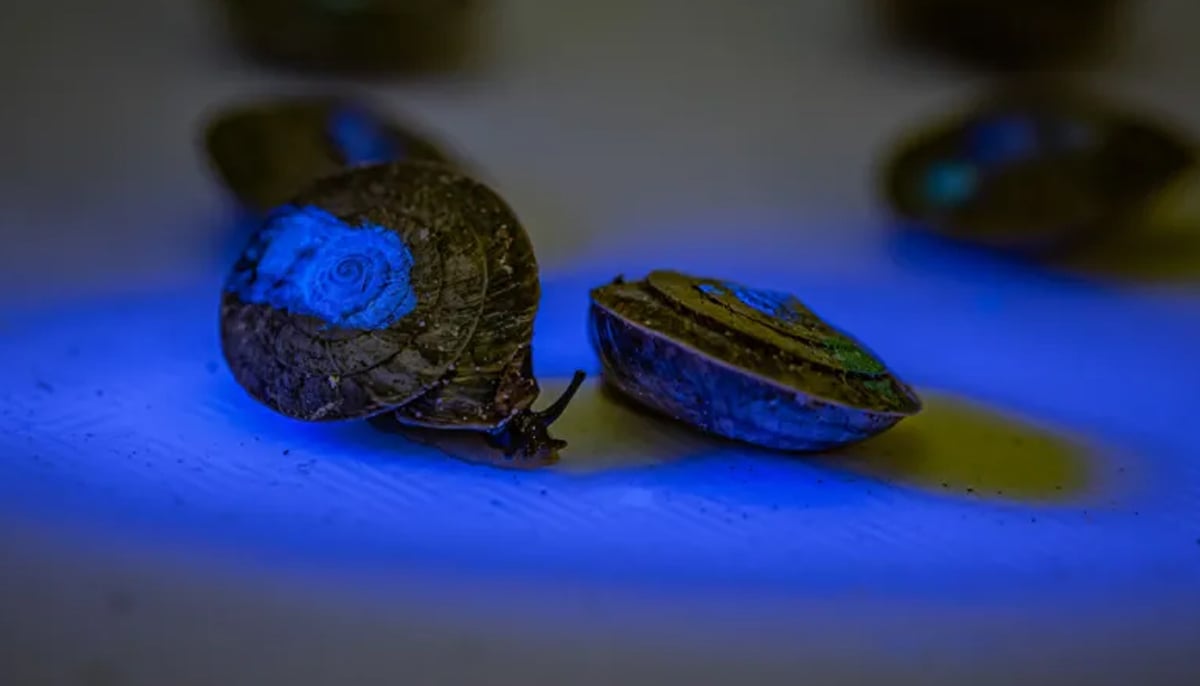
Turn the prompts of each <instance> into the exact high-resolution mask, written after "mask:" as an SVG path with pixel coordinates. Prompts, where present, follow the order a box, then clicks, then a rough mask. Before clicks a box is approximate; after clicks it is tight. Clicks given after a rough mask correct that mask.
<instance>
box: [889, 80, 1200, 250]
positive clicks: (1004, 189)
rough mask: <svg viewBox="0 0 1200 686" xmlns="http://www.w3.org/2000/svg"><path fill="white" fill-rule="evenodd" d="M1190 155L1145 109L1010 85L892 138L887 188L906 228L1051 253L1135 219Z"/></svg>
mask: <svg viewBox="0 0 1200 686" xmlns="http://www.w3.org/2000/svg"><path fill="white" fill-rule="evenodd" d="M1195 160H1196V156H1195V150H1194V146H1193V143H1192V142H1191V141H1189V140H1188V139H1186V138H1185V137H1183V136H1182V135H1181V134H1179V133H1176V132H1174V131H1171V130H1169V129H1167V127H1166V126H1165V125H1164V124H1161V123H1159V122H1156V121H1152V120H1150V119H1149V118H1147V117H1144V116H1139V115H1136V114H1134V113H1132V112H1128V111H1125V110H1123V109H1122V108H1119V107H1118V106H1116V105H1114V104H1111V103H1107V102H1104V101H1102V100H1100V99H1099V98H1097V97H1094V96H1089V95H1085V94H1083V93H1080V92H1073V91H1070V90H1058V89H1053V88H1050V87H1029V88H1023V87H1014V88H1008V89H1004V90H1001V91H998V92H997V93H994V94H992V95H990V96H989V97H986V98H983V99H981V100H980V101H978V102H976V103H975V104H973V105H972V106H971V107H969V108H967V109H965V110H964V111H962V112H959V113H956V114H955V115H953V116H951V117H948V118H947V119H945V120H943V121H940V122H936V123H932V124H930V125H928V126H924V127H921V128H920V129H919V130H917V131H915V132H914V133H913V134H911V135H910V136H908V137H907V138H906V139H904V140H903V141H901V142H900V143H899V144H897V145H896V146H895V147H894V148H893V149H892V151H891V153H890V154H889V157H888V159H887V160H886V161H885V163H884V165H883V172H882V173H883V194H884V198H885V200H886V202H887V204H888V206H889V207H890V209H891V211H892V213H893V214H894V215H895V216H896V217H898V218H899V219H901V220H902V221H904V222H906V223H907V224H908V225H909V226H910V227H915V228H918V229H920V230H923V231H928V232H931V233H933V234H935V235H939V236H942V237H945V238H949V239H951V240H954V241H958V242H962V243H966V244H973V245H978V246H980V247H984V248H987V249H992V250H996V251H999V252H1002V253H1008V254H1014V255H1020V256H1027V257H1050V256H1054V255H1057V254H1065V253H1067V252H1070V251H1073V250H1075V249H1077V248H1079V247H1081V246H1084V245H1086V244H1089V243H1093V242H1096V241H1098V240H1099V239H1101V238H1102V237H1104V236H1105V235H1107V234H1109V233H1111V232H1114V231H1118V230H1121V229H1123V228H1125V227H1127V226H1129V225H1131V224H1134V223H1136V221H1137V219H1138V217H1139V216H1140V214H1141V213H1142V212H1143V211H1144V210H1145V208H1146V207H1147V206H1149V205H1150V204H1151V203H1152V201H1153V199H1154V197H1155V196H1156V194H1157V193H1159V192H1160V191H1162V190H1163V189H1164V188H1166V187H1168V186H1169V185H1170V184H1171V183H1172V182H1173V181H1174V180H1175V179H1177V178H1179V177H1180V176H1181V175H1182V174H1183V173H1184V172H1185V171H1186V170H1187V169H1188V168H1189V167H1191V166H1192V165H1193V164H1194V163H1195Z"/></svg>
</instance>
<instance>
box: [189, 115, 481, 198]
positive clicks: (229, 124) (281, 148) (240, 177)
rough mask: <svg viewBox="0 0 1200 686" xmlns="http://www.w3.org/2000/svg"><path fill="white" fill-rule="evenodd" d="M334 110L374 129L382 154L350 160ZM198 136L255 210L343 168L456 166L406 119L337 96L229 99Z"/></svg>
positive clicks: (234, 190) (238, 193) (230, 185)
mask: <svg viewBox="0 0 1200 686" xmlns="http://www.w3.org/2000/svg"><path fill="white" fill-rule="evenodd" d="M339 116H353V117H355V118H356V119H358V120H360V121H361V122H362V123H363V125H364V126H368V127H370V128H371V129H373V131H372V133H373V134H374V135H377V136H378V137H380V138H381V143H383V144H386V145H380V147H381V148H386V149H389V150H388V153H387V154H384V155H378V156H376V157H375V158H374V159H368V160H363V159H355V157H354V156H353V155H352V154H350V151H348V150H347V149H346V148H345V146H344V145H340V144H339V141H338V139H337V136H336V135H335V133H336V131H335V124H336V122H337V117H339ZM203 136H204V146H205V150H206V154H207V157H208V160H209V163H210V165H211V166H212V168H213V170H214V171H215V172H216V174H217V176H218V177H219V178H220V179H221V181H222V182H223V183H224V184H225V185H226V186H227V187H228V188H229V189H230V191H231V192H232V193H233V195H234V196H235V197H236V198H237V199H238V201H239V202H240V203H241V204H242V205H243V206H245V207H247V208H249V209H250V210H252V211H256V212H265V211H267V210H269V209H271V208H273V207H276V206H277V205H280V204H282V203H284V202H286V201H288V200H290V199H291V198H292V197H293V196H295V195H296V194H297V193H299V192H300V191H301V190H303V189H304V188H305V187H306V186H307V185H308V184H309V183H311V182H312V181H313V180H315V179H318V178H320V177H322V176H327V175H329V174H333V173H336V172H339V171H341V170H342V169H345V168H346V167H349V166H355V165H358V164H363V163H369V164H375V163H381V162H389V161H399V160H416V161H428V162H437V163H441V164H447V165H452V166H458V163H457V162H456V161H455V160H454V159H453V156H452V155H451V154H450V153H449V152H447V151H446V150H445V149H444V146H443V145H441V144H440V143H436V142H434V141H433V139H432V138H430V137H429V136H428V135H427V134H425V133H423V132H419V131H418V130H416V129H415V128H414V127H413V126H412V125H410V124H403V123H401V122H400V121H398V120H396V119H395V118H394V117H389V116H387V115H386V114H385V113H384V112H383V111H382V110H381V109H379V108H378V107H377V106H375V105H372V104H370V103H367V102H364V101H360V100H356V99H354V98H349V97H342V96H335V95H291V96H283V97H275V98H264V99H258V100H250V101H245V102H241V103H238V104H236V105H231V106H228V107H226V108H224V109H222V110H220V111H218V112H216V113H215V114H213V115H212V116H211V117H210V118H209V119H208V121H207V122H206V124H205V128H204V134H203ZM382 158H386V159H382Z"/></svg>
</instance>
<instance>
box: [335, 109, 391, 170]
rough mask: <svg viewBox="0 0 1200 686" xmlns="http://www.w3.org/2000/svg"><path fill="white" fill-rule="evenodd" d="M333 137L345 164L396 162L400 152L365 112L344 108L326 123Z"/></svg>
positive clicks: (337, 111) (385, 131)
mask: <svg viewBox="0 0 1200 686" xmlns="http://www.w3.org/2000/svg"><path fill="white" fill-rule="evenodd" d="M329 135H330V136H331V137H332V138H333V140H334V142H335V145H337V148H338V150H339V151H340V152H341V153H342V157H343V158H344V159H345V161H346V164H371V163H375V162H388V161H391V160H395V159H399V158H400V157H401V156H403V154H404V151H403V150H402V149H401V147H400V145H399V144H398V143H397V142H396V141H395V140H394V138H393V136H391V135H390V134H389V133H388V131H387V130H386V129H385V128H384V127H383V126H382V125H380V123H379V122H378V121H377V120H376V119H375V118H374V117H372V116H371V115H370V114H369V113H367V112H363V111H361V110H357V109H353V108H349V107H344V108H341V109H338V110H336V111H335V112H334V113H333V114H332V116H331V117H330V121H329Z"/></svg>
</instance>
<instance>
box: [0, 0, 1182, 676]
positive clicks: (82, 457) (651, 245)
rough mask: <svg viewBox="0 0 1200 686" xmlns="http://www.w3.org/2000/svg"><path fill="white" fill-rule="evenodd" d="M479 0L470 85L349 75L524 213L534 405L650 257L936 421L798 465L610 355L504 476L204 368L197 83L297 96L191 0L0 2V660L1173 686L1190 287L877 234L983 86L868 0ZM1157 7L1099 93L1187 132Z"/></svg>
mask: <svg viewBox="0 0 1200 686" xmlns="http://www.w3.org/2000/svg"><path fill="white" fill-rule="evenodd" d="M500 5H501V6H499V7H497V8H496V15H497V17H498V20H499V21H498V25H497V26H496V27H495V28H496V32H495V35H494V37H493V44H494V46H493V50H494V56H493V58H492V61H491V63H490V66H489V68H488V70H487V71H486V72H484V73H481V74H479V75H478V76H477V77H474V78H472V79H467V80H462V81H458V82H446V81H440V82H439V81H429V82H426V83H415V82H410V83H407V84H402V85H395V84H392V85H388V84H383V83H379V82H376V83H374V84H364V87H365V88H367V89H368V90H370V91H371V92H373V93H376V94H378V95H380V96H381V97H384V98H385V99H386V100H387V101H388V102H391V103H392V104H394V105H396V107H397V108H398V109H399V110H400V111H402V112H405V113H407V114H408V115H409V116H411V117H414V118H417V119H418V120H419V121H421V122H422V123H424V124H426V125H427V126H429V127H430V128H432V129H433V130H435V131H439V132H441V133H442V134H443V135H444V136H445V137H446V138H447V139H448V141H449V142H450V143H452V144H454V145H457V146H458V148H459V149H460V150H462V151H463V152H464V153H465V154H466V155H467V156H468V157H469V158H470V159H472V160H474V161H475V162H476V163H477V164H478V165H479V168H480V169H481V170H482V171H481V174H483V175H484V176H485V177H486V178H487V179H488V180H489V181H490V182H491V183H493V184H494V185H495V186H496V188H497V189H498V190H499V191H500V192H501V193H502V194H503V195H504V196H505V197H506V198H507V199H508V200H509V201H510V202H511V204H512V205H513V206H514V208H515V209H516V210H517V213H518V214H519V215H520V216H521V217H522V218H523V219H524V220H525V221H526V223H527V224H528V228H529V231H530V234H531V236H532V237H533V239H534V242H535V245H536V247H537V249H538V254H539V258H540V260H541V261H542V264H543V267H544V272H545V282H544V291H545V296H544V304H543V311H542V314H541V316H540V317H539V320H538V331H537V334H536V348H537V360H536V363H537V367H538V370H539V372H540V373H541V374H543V375H544V376H545V377H547V379H548V383H547V384H546V385H547V387H548V390H547V393H548V394H552V393H554V392H555V391H556V390H558V389H559V388H561V386H562V383H563V380H565V378H566V377H567V376H568V375H569V373H570V371H571V370H572V369H574V368H576V367H580V366H581V367H583V368H585V369H588V370H589V371H592V372H594V369H595V364H594V361H593V359H592V355H591V352H590V350H589V349H588V347H587V342H586V337H585V331H584V327H583V313H584V306H585V303H586V293H587V289H588V287H589V286H592V285H595V284H597V283H599V282H602V281H604V280H607V279H609V278H611V277H612V276H614V275H615V274H617V273H621V272H623V273H626V274H628V275H630V276H637V275H640V274H641V273H643V272H645V271H646V270H648V269H650V268H654V267H674V268H679V269H688V270H693V271H696V272H700V273H706V274H709V275H713V276H722V277H728V278H739V279H742V280H746V281H752V282H754V283H755V284H756V285H761V286H764V287H781V288H787V289H788V290H792V291H794V292H796V293H797V294H798V295H800V297H801V298H802V299H804V300H805V301H806V302H807V303H808V304H809V305H810V306H812V307H813V308H814V309H815V310H817V311H818V312H820V313H822V314H824V315H826V316H828V317H829V318H830V319H831V320H833V321H834V322H835V323H837V324H839V325H841V326H844V327H846V328H847V329H849V330H850V331H852V332H854V333H855V334H856V335H857V336H859V337H861V338H862V339H863V340H866V341H868V342H869V343H870V345H871V346H872V347H873V348H874V349H875V350H876V351H877V352H878V353H879V354H880V355H881V356H882V357H883V358H884V359H885V360H887V361H888V362H889V364H891V365H892V366H893V367H894V368H895V369H896V370H897V371H898V372H899V373H900V374H901V375H902V376H904V377H905V378H907V379H909V380H910V381H912V382H913V383H914V384H915V385H916V386H917V387H918V389H919V390H920V391H921V392H922V394H923V395H924V396H925V397H926V399H927V401H928V408H927V411H926V412H925V413H923V414H922V415H921V416H919V417H917V418H915V419H913V420H910V421H908V422H906V423H904V424H902V425H901V426H900V427H898V428H897V429H896V430H895V431H894V432H892V433H890V434H887V435H885V436H884V437H882V438H880V439H879V440H878V441H875V442H872V443H868V444H864V445H862V446H860V447H858V448H856V449H854V450H853V451H849V452H850V454H849V455H848V456H842V457H838V458H833V457H830V458H825V459H820V460H810V461H801V460H795V459H786V458H778V457H773V456H770V455H766V454H761V453H747V452H746V451H740V450H739V449H736V448H731V447H729V446H726V445H721V444H716V443H713V442H711V441H708V440H705V439H703V438H699V437H696V436H693V435H690V434H688V433H686V432H682V431H680V430H678V429H676V428H674V427H671V426H667V425H664V424H663V423H661V422H658V421H655V420H652V419H649V418H646V417H641V416H638V415H637V414H635V413H634V412H632V411H631V410H628V409H626V408H624V407H622V406H618V405H615V404H614V403H612V402H611V401H610V400H607V399H605V398H604V397H602V396H601V394H599V393H598V392H597V390H596V388H595V386H594V384H593V385H589V387H588V388H587V389H585V391H584V392H583V393H582V394H581V396H582V397H581V398H580V399H579V400H578V401H577V402H576V403H575V404H574V405H573V406H572V407H571V408H570V410H569V411H568V412H567V414H566V415H565V416H564V418H563V420H562V421H561V422H560V424H559V425H558V428H559V431H560V433H561V435H563V437H564V438H566V439H568V440H570V441H572V447H571V448H570V449H569V452H568V453H567V455H566V458H567V462H565V463H564V464H563V466H562V467H561V468H560V469H557V470H554V471H550V472H540V473H528V474H525V473H523V474H510V473H505V472H498V471H494V470H490V469H486V468H477V467H470V466H467V465H464V464H462V463H459V462H456V461H452V460H448V459H445V458H442V457H440V456H438V455H437V454H435V453H433V452H432V451H431V450H429V449H427V448H419V447H416V446H413V445H409V444H406V443H403V442H399V441H398V440H397V439H395V438H393V437H390V436H385V435H381V434H377V433H375V432H373V431H371V430H370V429H368V428H366V427H365V426H362V425H361V424H346V425H338V426H320V427H312V426H298V425H297V424H295V423H293V422H289V421H287V420H284V419H281V418H279V417H275V416H273V415H271V414H270V413H268V412H267V411H266V410H265V409H263V408H261V407H259V406H257V405H255V404H253V403H252V402H251V401H249V400H248V399H247V398H246V397H245V395H244V394H242V393H241V392H240V390H239V389H238V388H237V387H236V385H235V384H234V383H233V382H232V380H231V379H230V378H229V376H228V374H227V372H226V371H225V369H224V368H223V367H222V366H221V365H220V364H219V360H220V355H219V350H218V349H217V339H216V321H215V317H216V301H217V288H218V287H219V283H220V278H221V272H222V270H223V267H224V265H225V264H226V261H227V260H228V258H229V256H230V255H231V250H233V249H236V247H238V246H236V245H235V244H233V243H231V242H230V241H229V240H225V238H224V236H225V234H223V233H222V226H223V225H224V222H225V221H226V220H227V218H228V216H229V207H228V204H227V199H226V197H225V196H224V195H223V194H222V192H221V190H220V189H219V188H217V187H216V185H215V184H214V182H213V179H212V178H211V176H210V175H209V174H208V173H207V171H206V169H205V168H204V166H203V163H202V160H201V159H200V158H199V157H198V154H197V149H196V148H195V147H194V145H193V142H194V141H195V136H196V127H197V126H198V124H199V121H200V117H201V115H202V113H203V112H205V111H206V109H207V108H209V107H211V106H214V105H216V104H218V103H219V102H221V101H223V100H224V99H226V98H233V97H237V96H240V95H250V94H257V93H260V92H262V91H263V90H264V89H270V88H275V87H279V88H290V87H301V86H302V85H303V83H302V82H301V81H299V80H298V79H296V78H295V77H285V76H281V75H279V74H275V73H270V72H267V71H264V70H258V69H256V68H253V67H249V66H246V65H243V64H242V63H240V62H239V61H238V60H237V59H235V58H234V57H232V56H231V55H229V54H228V53H227V52H225V50H224V48H223V46H222V44H221V42H220V39H219V35H218V34H216V33H214V32H213V31H212V30H211V29H212V27H211V26H209V25H208V24H206V23H205V22H204V21H203V20H204V18H205V15H204V14H203V12H202V11H201V9H202V8H203V5H197V4H195V3H160V2H149V1H145V2H125V3H116V2H106V3H96V2H82V1H74V0H72V1H66V0H64V1H61V2H52V3H22V4H21V5H18V6H14V7H13V8H9V9H8V10H6V16H5V19H4V21H3V22H0V39H2V40H0V45H2V46H3V48H2V49H3V52H4V57H5V59H4V60H3V62H2V63H0V64H2V66H0V74H3V83H4V84H5V85H6V98H5V105H4V107H3V108H0V131H3V132H4V133H3V136H2V137H0V146H2V148H0V230H2V232H3V238H4V248H3V254H2V255H0V282H2V285H3V286H4V287H5V291H4V292H5V300H7V301H9V304H8V305H6V306H5V308H4V309H3V310H0V360H2V362H0V371H2V372H3V374H2V375H0V427H2V428H3V432H2V433H0V455H2V457H3V459H2V460H0V682H2V683H5V684H10V683H11V684H40V683H83V684H105V685H110V684H136V685H142V684H145V685H153V686H161V685H163V684H172V685H180V686H187V685H191V684H220V685H222V686H232V685H235V684H254V685H261V684H268V683H287V684H295V685H306V684H335V683H336V684H356V685H357V684H397V683H405V684H424V683H471V682H473V683H500V682H505V683H525V684H534V683H555V684H559V683H571V684H581V685H582V684H616V683H624V684H643V683H644V684H664V683H671V682H675V681H678V682H679V683H685V682H686V683H692V684H701V683H732V682H734V681H737V682H738V683H747V684H749V683H753V684H776V683H778V684H796V683H835V682H836V683H856V682H860V681H861V682H870V683H881V682H886V683H891V684H908V683H912V684H924V685H928V684H935V683H946V684H964V683H971V684H991V683H995V684H1014V683H1024V684H1030V683H1055V684H1062V683H1089V684H1108V683H1112V684H1125V683H1179V684H1183V683H1196V682H1197V680H1198V679H1200V666H1198V665H1197V662H1196V660H1195V658H1194V648H1195V646H1196V645H1200V622H1198V621H1197V619H1196V618H1197V617H1198V616H1200V465H1198V463H1197V462H1196V459H1195V458H1196V456H1197V455H1200V439H1197V437H1196V436H1197V434H1196V426H1195V423H1196V417H1197V416H1200V414H1198V412H1197V410H1200V393H1198V392H1197V390H1196V389H1197V388H1200V371H1198V370H1200V366H1198V365H1197V363H1196V357H1195V355H1196V352H1195V351H1196V349H1197V348H1198V347H1200V294H1198V292H1197V290H1196V288H1195V286H1194V285H1191V286H1182V287H1180V286H1173V287H1169V288H1168V287H1165V286H1162V285H1154V286H1150V285H1146V284H1142V285H1131V284H1125V285H1104V284H1099V283H1096V282H1087V281H1082V280H1076V279H1069V278H1064V277H1053V276H1049V275H1035V274H1023V273H1021V272H1019V271H1017V270H1015V269H1012V268H1010V267H1005V266H1003V265H998V264H994V263H990V262H986V261H983V260H980V259H977V258H973V259H968V258H965V257H962V256H958V257H955V256H953V255H950V254H949V253H946V252H944V251H940V250H937V249H934V248H931V247H929V246H923V245H919V244H913V243H910V242H900V243H896V242H894V241H890V240H887V234H886V224H885V222H884V221H883V220H882V219H881V215H880V212H879V208H878V207H877V206H876V204H875V202H874V200H873V196H872V195H871V191H872V186H871V182H872V177H871V171H870V165H871V164H872V162H873V161H874V160H875V159H876V155H878V154H879V152H880V150H881V148H880V146H882V145H884V144H885V143H886V142H887V141H888V140H889V139H890V138H891V137H892V136H893V135H895V134H896V133H898V132H899V131H900V130H901V129H903V128H904V127H905V126H907V125H910V124H912V123H914V122H915V121H917V120H919V118H920V117H921V116H922V115H923V114H925V113H930V112H936V111H937V110H938V109H939V108H940V107H943V106H944V105H946V104H948V103H951V102H954V101H955V99H956V98H958V97H960V96H964V95H966V94H967V93H968V92H969V89H970V88H972V87H974V86H977V85H979V82H978V81H976V80H975V79H973V78H972V77H970V76H968V75H965V74H962V73H957V72H952V71H946V70H939V69H938V67H937V66H936V65H931V64H928V63H919V62H916V61H911V60H907V61H906V60H900V59H897V58H895V57H894V56H890V55H889V54H888V53H886V52H885V51H884V50H883V49H882V48H880V47H876V46H875V45H874V44H873V43H872V42H871V40H872V39H871V35H870V27H869V24H867V22H866V20H865V18H864V17H863V16H861V15H860V14H859V13H858V12H857V11H855V10H854V8H853V3H849V2H840V1H835V0H828V1H827V2H798V1H795V0H779V1H778V2H766V1H762V2H745V3H735V2H732V1H727V0H712V1H711V2H697V1H694V0H693V1H691V2H684V1H683V0H680V1H679V2H666V1H655V2H649V1H644V0H642V1H638V0H628V1H622V2H591V3H586V2H549V1H546V2H542V1H540V0H525V1H513V2H507V3H500ZM1141 6H1142V8H1143V13H1142V16H1140V17H1139V18H1138V21H1137V22H1136V24H1135V25H1134V26H1133V27H1132V28H1133V29H1134V35H1133V36H1132V37H1131V43H1130V45H1129V46H1128V49H1127V50H1126V54H1124V55H1123V57H1122V60H1121V62H1120V63H1119V64H1117V65H1114V66H1113V68H1112V70H1111V71H1110V72H1108V75H1107V76H1106V77H1105V78H1106V81H1105V82H1106V83H1107V84H1109V85H1111V86H1112V87H1113V88H1114V89H1116V90H1118V91H1120V92H1123V93H1126V94H1128V95H1130V96H1136V97H1139V98H1141V99H1142V100H1143V101H1144V102H1146V103H1147V104H1148V105H1150V106H1153V107H1156V108H1158V109H1161V110H1163V111H1165V112H1167V113H1169V114H1171V115H1173V116H1174V117H1176V118H1177V119H1179V120H1180V121H1182V122H1184V123H1185V124H1187V125H1188V126H1190V127H1192V128H1193V130H1198V129H1200V90H1198V89H1196V88H1195V84H1196V83H1197V80H1198V76H1200V62H1198V55H1197V52H1198V51H1200V48H1198V47H1197V44H1196V43H1195V41H1194V27H1195V26H1196V25H1197V22H1198V21H1200V18H1198V16H1197V15H1198V14H1200V9H1198V6H1197V5H1196V3H1193V2H1190V1H1189V0H1178V1H1175V2H1167V1H1165V0H1164V1H1162V2H1143V3H1141ZM685 7H686V8H690V10H689V11H688V12H686V13H684V12H683V11H682V8H685ZM1176 253H1177V254H1175V255H1173V257H1174V258H1176V261H1177V262H1183V263H1187V262H1188V260H1189V259H1193V261H1192V262H1191V264H1192V265H1195V264H1196V261H1194V258H1195V257H1196V256H1195V255H1191V256H1190V257H1189V255H1188V254H1182V253H1179V251H1176ZM35 289H36V290H35ZM968 489H970V490H968ZM685 680H686V681H685Z"/></svg>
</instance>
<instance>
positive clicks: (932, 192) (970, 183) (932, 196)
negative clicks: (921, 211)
mask: <svg viewBox="0 0 1200 686" xmlns="http://www.w3.org/2000/svg"><path fill="white" fill-rule="evenodd" d="M978 182H979V178H978V173H977V172H976V171H975V168H974V167H972V166H970V165H967V164H963V163H961V162H938V163H936V164H934V165H933V166H931V167H930V168H929V171H928V172H926V175H925V189H924V190H925V197H926V198H928V199H929V200H930V201H931V202H933V203H934V204H936V205H940V206H945V207H953V206H955V205H959V204H962V203H963V202H965V201H966V200H967V199H968V198H970V197H971V194H972V193H974V192H975V188H976V186H977V184H978Z"/></svg>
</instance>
